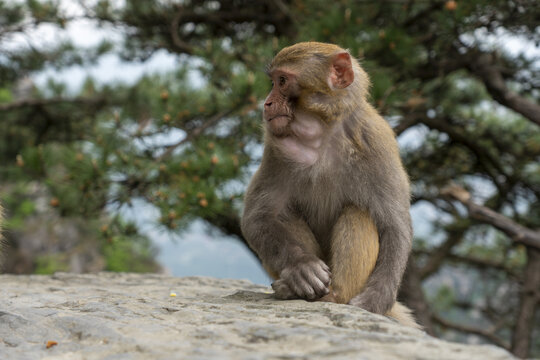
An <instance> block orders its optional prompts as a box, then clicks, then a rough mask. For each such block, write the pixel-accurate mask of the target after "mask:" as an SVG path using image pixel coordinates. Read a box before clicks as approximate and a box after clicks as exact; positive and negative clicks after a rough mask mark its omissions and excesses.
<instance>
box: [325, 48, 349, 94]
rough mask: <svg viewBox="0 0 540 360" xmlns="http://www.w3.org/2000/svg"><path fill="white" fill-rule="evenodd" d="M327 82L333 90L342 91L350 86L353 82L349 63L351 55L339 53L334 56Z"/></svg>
mask: <svg viewBox="0 0 540 360" xmlns="http://www.w3.org/2000/svg"><path fill="white" fill-rule="evenodd" d="M328 81H329V82H330V86H331V87H332V88H334V89H344V88H346V87H347V86H349V85H351V84H352V82H353V81H354V71H353V68H352V63H351V55H349V53H348V52H341V53H339V54H337V55H335V56H334V58H333V59H332V66H331V67H330V76H329V78H328Z"/></svg>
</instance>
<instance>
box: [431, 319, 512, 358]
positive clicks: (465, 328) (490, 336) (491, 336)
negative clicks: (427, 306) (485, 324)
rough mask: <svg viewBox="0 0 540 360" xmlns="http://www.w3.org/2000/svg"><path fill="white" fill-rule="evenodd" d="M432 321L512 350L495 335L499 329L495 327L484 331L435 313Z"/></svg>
mask: <svg viewBox="0 0 540 360" xmlns="http://www.w3.org/2000/svg"><path fill="white" fill-rule="evenodd" d="M431 319H432V320H433V322H435V323H437V324H439V325H441V326H443V327H445V328H448V329H452V330H456V331H459V332H464V333H469V334H475V335H478V336H481V337H483V338H485V339H487V340H489V341H490V342H492V343H493V344H495V345H497V346H500V347H502V348H504V349H506V350H510V345H508V344H507V343H506V341H504V340H503V339H501V338H500V337H498V336H497V335H496V334H495V331H496V330H497V327H493V328H492V329H483V328H477V327H474V326H469V325H463V324H457V323H454V322H452V321H449V320H447V319H445V318H443V317H442V316H440V315H438V314H435V313H434V314H432V315H431Z"/></svg>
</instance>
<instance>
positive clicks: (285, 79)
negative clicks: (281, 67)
mask: <svg viewBox="0 0 540 360" xmlns="http://www.w3.org/2000/svg"><path fill="white" fill-rule="evenodd" d="M286 81H287V78H286V77H285V76H280V77H279V86H283V85H285V82H286Z"/></svg>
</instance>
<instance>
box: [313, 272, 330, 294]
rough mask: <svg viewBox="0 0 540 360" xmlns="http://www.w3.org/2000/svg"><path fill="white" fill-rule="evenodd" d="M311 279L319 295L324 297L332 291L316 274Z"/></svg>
mask: <svg viewBox="0 0 540 360" xmlns="http://www.w3.org/2000/svg"><path fill="white" fill-rule="evenodd" d="M310 280H311V286H312V287H313V289H314V290H315V292H316V294H317V297H322V296H324V295H326V294H328V293H329V292H330V289H328V287H327V286H326V285H324V283H323V282H322V281H321V280H320V279H319V278H317V277H316V276H313V277H312V278H311V279H310Z"/></svg>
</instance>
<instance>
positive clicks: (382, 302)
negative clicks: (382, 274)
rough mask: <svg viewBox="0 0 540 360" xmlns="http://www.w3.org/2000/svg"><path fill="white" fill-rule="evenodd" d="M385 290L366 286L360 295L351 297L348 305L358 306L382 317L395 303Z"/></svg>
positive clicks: (392, 296)
mask: <svg viewBox="0 0 540 360" xmlns="http://www.w3.org/2000/svg"><path fill="white" fill-rule="evenodd" d="M386 290H387V289H386V288H382V289H381V288H373V287H369V286H368V287H366V288H365V290H364V291H362V292H361V293H360V294H358V295H356V296H355V297H353V298H352V299H351V300H350V301H349V304H350V305H354V306H358V307H360V308H362V309H364V310H367V311H370V312H372V313H375V314H383V315H384V314H386V313H387V312H388V311H390V309H391V308H392V306H393V305H394V303H395V302H396V298H395V296H394V295H393V294H392V293H391V292H389V291H386Z"/></svg>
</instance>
